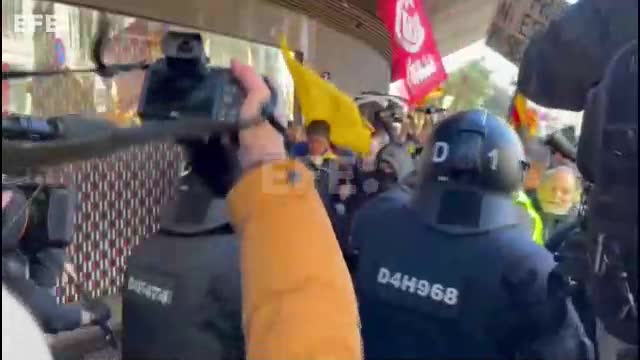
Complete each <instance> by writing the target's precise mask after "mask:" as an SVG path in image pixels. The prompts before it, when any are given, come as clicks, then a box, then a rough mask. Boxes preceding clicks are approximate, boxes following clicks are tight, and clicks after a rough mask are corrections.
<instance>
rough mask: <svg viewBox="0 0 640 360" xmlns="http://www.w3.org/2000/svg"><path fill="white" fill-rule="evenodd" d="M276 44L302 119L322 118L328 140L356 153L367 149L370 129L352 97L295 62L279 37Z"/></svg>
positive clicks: (307, 121) (284, 42) (285, 42)
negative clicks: (327, 128)
mask: <svg viewBox="0 0 640 360" xmlns="http://www.w3.org/2000/svg"><path fill="white" fill-rule="evenodd" d="M280 47H281V50H282V56H283V57H284V60H285V63H286V64H287V68H289V72H290V73H291V77H292V78H293V83H294V87H295V96H296V99H297V100H298V103H299V104H300V110H301V111H302V116H304V119H305V123H309V122H311V121H313V120H324V121H326V122H327V123H329V126H330V127H331V142H332V143H333V144H335V145H336V146H339V147H342V148H346V149H349V150H352V151H354V152H357V153H360V154H366V153H367V152H368V151H369V144H370V143H371V130H370V127H369V126H367V122H366V120H364V119H363V118H362V116H361V115H360V110H358V106H357V105H356V103H355V102H354V101H353V99H352V98H351V97H350V96H349V95H347V94H345V93H343V92H342V91H340V90H339V89H338V88H336V87H335V85H333V84H331V83H330V82H328V81H326V80H323V79H322V78H321V77H320V76H319V75H318V74H317V73H316V72H315V71H313V70H312V69H310V68H308V67H306V66H304V65H302V64H301V63H299V62H298V61H297V60H296V59H295V58H294V57H293V55H292V54H291V52H290V51H289V48H288V46H287V41H286V39H285V38H284V36H283V37H282V40H281V43H280Z"/></svg>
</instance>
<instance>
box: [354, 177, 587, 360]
mask: <svg viewBox="0 0 640 360" xmlns="http://www.w3.org/2000/svg"><path fill="white" fill-rule="evenodd" d="M410 201H411V196H410V195H409V194H408V193H407V191H406V190H403V189H402V188H397V189H396V190H393V191H389V192H387V193H384V194H382V195H380V196H379V197H377V198H376V199H374V200H373V201H371V202H369V203H368V204H366V205H365V206H364V207H363V208H362V209H361V211H360V212H359V214H358V215H357V218H356V220H355V223H354V227H353V240H354V241H355V242H358V243H359V244H360V259H359V264H358V272H357V276H356V289H357V294H358V300H359V303H360V315H361V319H362V336H363V342H364V349H365V358H367V359H392V358H394V359H400V358H404V359H409V358H412V359H418V358H419V359H514V358H516V355H518V354H519V355H524V356H525V357H524V358H537V356H540V358H542V359H545V360H547V359H562V360H568V359H575V360H577V359H589V358H590V357H591V355H592V354H591V351H592V349H591V347H590V344H589V341H588V339H586V336H585V335H584V331H583V329H582V327H581V325H580V322H579V320H578V318H577V315H576V314H575V310H574V309H573V307H572V306H571V305H570V304H568V302H567V301H566V300H565V299H562V298H550V297H548V296H547V286H546V280H547V276H548V274H549V272H550V271H551V270H552V268H553V267H554V265H555V263H554V261H553V258H552V256H551V254H549V253H548V252H547V251H546V250H545V249H544V248H542V247H540V246H538V245H536V244H535V243H534V242H533V241H531V236H530V234H531V232H530V229H528V228H526V227H523V226H521V225H519V223H518V222H516V221H514V222H513V225H508V226H507V225H505V226H502V227H497V228H495V229H494V230H490V231H487V230H482V231H477V232H473V231H470V232H467V233H452V232H450V231H449V230H448V227H447V226H443V227H441V228H439V227H434V226H431V225H428V224H426V223H425V222H424V220H423V218H422V214H419V213H416V211H415V210H414V209H413V208H412V206H411V205H410ZM502 204H503V208H505V209H507V210H508V209H511V210H510V211H508V213H510V214H517V213H518V211H517V208H516V207H515V205H513V203H512V200H511V199H510V198H509V197H508V196H505V197H504V199H503V201H502ZM514 216H515V215H514ZM529 356H531V357H529Z"/></svg>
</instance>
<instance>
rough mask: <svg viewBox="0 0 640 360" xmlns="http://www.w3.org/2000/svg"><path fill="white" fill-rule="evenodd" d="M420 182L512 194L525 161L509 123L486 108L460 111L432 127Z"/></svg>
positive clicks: (525, 163)
mask: <svg viewBox="0 0 640 360" xmlns="http://www.w3.org/2000/svg"><path fill="white" fill-rule="evenodd" d="M425 151H426V152H427V153H426V154H425V156H424V157H423V164H422V171H423V175H422V179H421V180H422V182H426V183H440V184H441V185H444V186H446V185H447V184H451V185H454V186H456V187H470V188H475V189H477V190H479V191H487V192H496V193H505V194H506V193H508V194H510V193H512V192H514V191H517V190H519V189H520V188H521V187H522V183H523V180H524V174H525V171H526V170H527V167H528V163H527V161H526V158H525V152H524V149H523V145H522V142H521V141H520V138H519V137H518V135H517V134H516V132H515V131H514V130H513V129H512V128H511V127H510V126H509V124H508V123H507V122H506V121H504V120H502V119H500V118H498V117H496V116H494V115H491V114H490V113H489V112H488V111H486V110H471V111H463V112H459V113H456V114H453V115H451V116H449V117H448V118H446V119H444V120H443V121H441V122H440V123H438V124H437V125H436V127H435V128H434V131H433V134H432V137H431V138H430V140H429V143H428V144H427V146H426V147H425Z"/></svg>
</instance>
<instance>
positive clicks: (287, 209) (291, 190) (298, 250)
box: [228, 160, 362, 360]
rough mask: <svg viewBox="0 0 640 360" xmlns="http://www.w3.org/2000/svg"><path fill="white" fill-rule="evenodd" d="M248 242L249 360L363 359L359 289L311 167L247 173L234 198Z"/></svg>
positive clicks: (244, 247) (276, 166) (285, 164)
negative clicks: (345, 258) (357, 292)
mask: <svg viewBox="0 0 640 360" xmlns="http://www.w3.org/2000/svg"><path fill="white" fill-rule="evenodd" d="M228 201H229V209H230V213H231V218H232V221H233V224H234V227H235V229H236V231H237V232H238V233H239V234H240V237H241V270H242V283H243V284H242V291H243V305H242V306H243V314H244V315H243V326H244V332H245V341H246V349H247V359H249V360H285V359H286V360H289V359H291V360H314V359H323V360H332V359H334V360H360V359H361V358H362V348H361V342H360V326H359V318H358V309H357V303H356V298H355V292H354V290H353V285H352V283H351V278H350V276H349V273H348V270H347V267H346V264H345V263H344V260H343V258H342V255H341V253H340V249H339V246H338V242H337V240H336V238H335V235H334V233H333V230H332V228H331V223H330V222H329V219H328V217H327V215H326V211H325V210H324V208H323V206H322V202H321V201H320V198H319V196H318V194H317V192H316V191H315V189H314V185H313V176H312V174H311V173H310V172H309V171H308V170H307V169H306V168H305V167H304V165H302V164H300V163H298V162H294V161H290V160H286V161H280V162H274V163H271V164H267V165H263V166H262V167H260V168H257V169H253V170H252V171H250V172H249V173H247V174H245V175H244V176H243V177H242V178H241V179H240V181H239V183H238V184H237V185H236V186H235V187H234V188H233V190H232V191H231V193H230V194H229V197H228Z"/></svg>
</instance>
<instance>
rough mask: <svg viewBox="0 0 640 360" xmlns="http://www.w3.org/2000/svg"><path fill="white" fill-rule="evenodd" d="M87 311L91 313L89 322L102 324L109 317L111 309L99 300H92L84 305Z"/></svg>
mask: <svg viewBox="0 0 640 360" xmlns="http://www.w3.org/2000/svg"><path fill="white" fill-rule="evenodd" d="M85 308H86V309H87V311H89V312H90V313H91V315H92V316H91V324H93V325H98V324H104V323H106V322H107V321H109V319H111V309H110V308H109V306H107V304H105V303H103V302H102V301H100V300H92V301H91V302H89V303H88V304H87V305H85Z"/></svg>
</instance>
